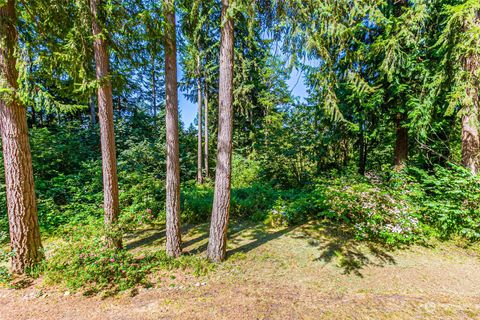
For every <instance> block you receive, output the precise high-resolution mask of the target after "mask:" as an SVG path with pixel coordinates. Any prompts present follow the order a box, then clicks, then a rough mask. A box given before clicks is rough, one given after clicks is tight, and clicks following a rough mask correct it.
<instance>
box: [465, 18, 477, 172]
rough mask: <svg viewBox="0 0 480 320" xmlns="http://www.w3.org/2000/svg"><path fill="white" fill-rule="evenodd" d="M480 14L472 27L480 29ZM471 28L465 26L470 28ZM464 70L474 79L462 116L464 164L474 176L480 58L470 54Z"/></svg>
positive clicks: (466, 58)
mask: <svg viewBox="0 0 480 320" xmlns="http://www.w3.org/2000/svg"><path fill="white" fill-rule="evenodd" d="M479 15H480V13H479V12H476V16H475V20H474V21H473V26H470V28H472V27H476V28H478V27H480V16H479ZM468 27H469V26H467V25H466V26H465V28H468ZM463 60H464V61H463V65H464V69H465V70H466V71H467V72H468V74H469V75H470V76H471V77H472V85H471V86H467V91H466V94H467V96H468V97H469V99H468V100H470V101H471V104H470V105H468V106H464V108H463V115H462V164H463V166H464V167H465V168H467V169H468V170H470V172H471V173H472V174H474V175H476V174H477V173H478V169H479V168H478V165H479V152H480V136H479V132H478V130H479V129H478V128H479V113H478V112H479V107H480V105H479V99H478V94H479V92H478V90H479V89H478V88H479V85H480V81H479V79H478V78H477V77H476V75H475V74H476V73H477V70H478V69H479V68H480V57H479V56H478V55H476V54H470V55H469V56H468V57H465V58H464V59H463Z"/></svg>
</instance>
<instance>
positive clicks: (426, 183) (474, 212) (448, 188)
mask: <svg viewBox="0 0 480 320" xmlns="http://www.w3.org/2000/svg"><path fill="white" fill-rule="evenodd" d="M410 173H411V174H412V176H414V177H415V178H416V179H417V181H418V183H419V184H420V186H421V188H422V190H423V192H424V193H423V195H422V197H421V198H420V199H419V201H421V206H420V214H421V218H422V220H423V221H424V222H425V223H427V224H429V225H432V226H433V227H435V228H436V229H437V231H438V233H439V235H440V236H441V237H442V238H449V237H451V236H452V235H460V236H462V237H465V238H467V239H470V240H479V239H480V179H479V178H478V177H476V176H473V175H471V174H470V172H468V171H467V170H465V169H464V168H462V167H458V166H455V165H451V166H450V168H443V167H440V166H436V167H435V168H434V170H433V171H432V172H431V173H429V172H427V171H425V170H421V169H418V168H410Z"/></svg>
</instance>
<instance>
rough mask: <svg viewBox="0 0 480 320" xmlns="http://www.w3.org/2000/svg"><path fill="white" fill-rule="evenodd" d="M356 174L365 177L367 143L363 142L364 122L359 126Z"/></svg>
mask: <svg viewBox="0 0 480 320" xmlns="http://www.w3.org/2000/svg"><path fill="white" fill-rule="evenodd" d="M359 149H360V150H359V159H358V173H359V174H361V175H362V176H364V175H365V168H366V166H367V143H366V141H365V121H362V123H361V124H360V142H359Z"/></svg>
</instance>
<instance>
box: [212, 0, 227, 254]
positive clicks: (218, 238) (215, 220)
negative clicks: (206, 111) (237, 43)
mask: <svg viewBox="0 0 480 320" xmlns="http://www.w3.org/2000/svg"><path fill="white" fill-rule="evenodd" d="M228 7H229V0H222V27H221V39H220V80H219V81H220V82H219V92H218V97H219V111H218V112H219V114H218V142H217V167H216V175H215V194H214V199H213V210H212V220H211V224H210V238H209V241H208V249H207V256H208V258H209V259H210V260H211V261H215V262H217V261H222V260H223V259H225V256H226V249H227V226H228V219H229V211H230V187H231V171H232V168H231V167H232V131H233V63H234V61H233V42H234V29H233V28H234V25H233V18H232V17H231V16H228V13H227V10H228Z"/></svg>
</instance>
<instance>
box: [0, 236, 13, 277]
mask: <svg viewBox="0 0 480 320" xmlns="http://www.w3.org/2000/svg"><path fill="white" fill-rule="evenodd" d="M6 241H7V234H6V233H5V232H3V231H1V230H0V285H5V284H8V283H9V282H10V280H11V278H12V277H11V274H10V271H9V269H8V262H9V258H10V252H9V251H8V250H5V249H4V246H5V242H6Z"/></svg>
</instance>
